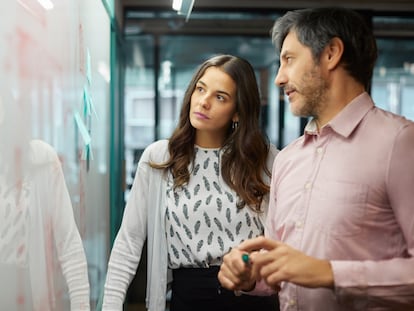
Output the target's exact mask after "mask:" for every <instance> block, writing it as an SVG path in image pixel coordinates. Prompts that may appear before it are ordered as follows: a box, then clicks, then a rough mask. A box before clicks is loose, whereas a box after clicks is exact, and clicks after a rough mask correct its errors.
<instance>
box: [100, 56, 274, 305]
mask: <svg viewBox="0 0 414 311" xmlns="http://www.w3.org/2000/svg"><path fill="white" fill-rule="evenodd" d="M259 115H260V97H259V91H258V87H257V82H256V78H255V74H254V71H253V68H252V67H251V65H250V64H249V63H248V62H247V61H245V60H243V59H241V58H238V57H235V56H231V55H220V56H215V57H212V58H211V59H209V60H207V61H205V62H204V63H203V64H202V65H201V66H200V67H199V69H198V70H197V72H196V73H195V75H194V76H193V78H192V80H191V82H190V84H189V86H188V88H187V91H186V93H185V96H184V100H183V106H182V109H181V114H180V119H179V123H178V126H177V128H176V129H175V131H174V132H173V134H172V136H171V138H170V139H169V140H161V141H157V142H155V143H153V144H151V145H150V146H148V147H147V148H146V150H145V151H144V153H143V155H142V157H141V159H140V161H139V163H138V168H137V173H136V175H135V180H134V184H133V187H132V190H131V193H130V199H129V201H128V203H127V206H126V209H125V212H124V216H123V221H122V225H121V228H120V230H119V232H118V235H117V237H116V240H115V243H114V246H113V249H112V253H111V256H110V260H109V263H108V274H107V278H106V283H105V292H104V301H103V310H122V304H123V300H124V298H125V293H126V290H127V288H128V286H129V283H130V281H131V279H132V278H133V276H134V274H135V271H136V268H137V265H138V263H139V260H140V256H141V250H142V246H143V244H144V242H145V239H146V238H147V241H148V254H147V255H148V271H147V272H148V282H147V299H146V301H147V307H148V309H149V310H151V311H163V310H165V302H166V291H167V283H170V281H171V280H172V283H171V286H172V298H171V304H170V310H171V311H178V310H179V311H185V310H211V309H212V308H214V309H215V310H238V311H240V310H245V309H246V310H252V308H254V309H258V310H277V299H276V298H275V297H253V296H247V295H242V296H240V297H237V296H235V294H234V293H233V292H231V291H227V290H225V289H222V288H221V287H220V286H219V283H218V280H217V273H218V270H219V266H220V264H221V262H222V258H223V256H224V254H226V253H227V252H228V251H229V250H230V249H231V248H232V247H234V246H236V245H238V244H239V242H241V241H243V240H245V239H248V238H250V237H255V236H259V235H262V234H263V225H262V223H263V218H264V216H265V212H266V209H267V204H268V192H269V182H270V171H271V167H272V163H273V159H274V157H275V155H276V153H277V150H276V148H275V147H274V146H272V145H270V144H269V143H268V142H267V139H266V137H265V136H264V135H263V134H262V132H261V130H260V127H259ZM170 272H172V273H170ZM171 277H172V279H171ZM244 308H245V309H244Z"/></svg>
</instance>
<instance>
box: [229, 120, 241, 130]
mask: <svg viewBox="0 0 414 311" xmlns="http://www.w3.org/2000/svg"><path fill="white" fill-rule="evenodd" d="M238 126H239V122H238V121H233V123H232V124H231V128H232V129H233V131H235V130H237V127H238Z"/></svg>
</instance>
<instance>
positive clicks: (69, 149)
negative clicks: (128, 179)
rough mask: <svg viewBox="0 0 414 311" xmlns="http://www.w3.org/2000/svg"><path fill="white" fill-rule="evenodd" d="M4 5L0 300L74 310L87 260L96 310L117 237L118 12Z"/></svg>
mask: <svg viewBox="0 0 414 311" xmlns="http://www.w3.org/2000/svg"><path fill="white" fill-rule="evenodd" d="M0 10H1V12H2V19H1V20H0V44H1V47H2V48H1V49H0V64H1V68H2V75H1V77H0V136H1V138H0V159H1V160H0V195H1V197H2V199H1V200H0V215H1V222H0V232H1V235H0V249H1V252H0V270H1V272H0V275H1V278H0V293H1V296H0V301H1V309H4V310H11V311H13V310H52V309H53V310H68V309H69V293H68V282H72V284H73V280H74V278H73V275H71V272H73V271H78V270H77V269H81V270H82V273H80V274H79V276H80V279H82V280H84V279H83V277H85V275H84V273H86V278H87V279H89V282H90V296H89V295H88V296H86V299H88V300H89V299H91V309H92V310H95V306H96V303H97V300H98V296H99V289H100V287H101V284H102V283H103V278H104V277H105V271H106V262H107V260H106V257H107V254H108V246H109V242H108V229H109V228H108V223H109V222H108V217H109V194H108V193H109V192H108V191H105V189H108V188H109V131H110V129H109V125H108V124H109V108H110V99H109V93H110V87H109V85H110V17H109V16H108V13H107V11H106V9H105V7H104V5H103V3H102V1H101V0H76V1H74V0H66V1H53V2H47V1H34V0H14V1H1V3H0ZM97 34H99V35H97ZM62 173H63V174H62ZM67 194H68V195H69V196H67ZM17 219H18V221H16V220H17ZM77 232H78V233H79V236H80V238H81V241H79V240H77V239H76V236H77ZM79 242H80V243H81V244H80V245H79ZM83 251H84V252H85V254H86V261H84V260H83V257H82V252H83ZM86 264H87V267H86V266H84V265H86ZM86 268H87V269H86ZM5 273H7V274H8V275H9V276H14V277H10V278H8V277H5V275H7V274H5ZM76 276H78V275H76ZM75 279H76V278H75ZM79 282H80V283H81V280H79ZM82 285H84V284H82ZM72 290H74V288H73V287H72ZM8 302H9V303H8ZM52 306H53V307H52Z"/></svg>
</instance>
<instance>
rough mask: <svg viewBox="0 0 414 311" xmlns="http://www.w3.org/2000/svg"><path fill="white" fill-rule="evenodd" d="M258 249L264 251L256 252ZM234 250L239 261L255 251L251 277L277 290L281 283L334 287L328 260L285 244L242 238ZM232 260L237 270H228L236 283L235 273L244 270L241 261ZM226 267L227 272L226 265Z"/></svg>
mask: <svg viewBox="0 0 414 311" xmlns="http://www.w3.org/2000/svg"><path fill="white" fill-rule="evenodd" d="M257 250H266V251H265V252H263V251H260V252H257ZM237 251H238V252H239V254H240V256H239V258H240V261H241V254H243V252H245V253H246V252H247V253H250V252H252V251H255V253H254V256H251V266H252V269H251V270H252V274H251V275H250V278H252V277H254V276H255V277H256V279H259V278H262V279H263V280H264V281H265V282H266V283H267V284H268V285H269V286H270V287H271V288H273V289H278V288H279V284H280V282H291V283H294V284H297V285H300V286H304V287H311V288H315V287H327V288H333V286H334V281H333V272H332V268H331V264H330V262H329V261H328V260H321V259H317V258H313V257H309V256H307V255H305V254H304V253H302V252H300V251H298V250H296V249H293V248H292V247H290V246H288V245H286V244H284V243H281V242H278V241H274V240H270V239H267V238H264V237H258V238H255V239H251V240H246V241H244V242H243V243H241V244H240V245H239V247H238V250H237ZM232 259H233V260H234V261H232V263H233V265H234V266H236V264H237V267H238V270H236V269H235V268H233V270H232V271H234V272H233V273H229V275H230V277H229V278H230V279H231V280H232V284H233V285H234V286H236V285H238V284H240V278H237V277H236V276H240V275H242V276H244V274H243V273H242V272H243V271H246V270H243V269H242V264H241V263H239V262H238V261H237V260H236V259H237V256H234V257H232ZM225 268H226V271H227V265H226V266H225ZM226 275H227V274H226ZM250 284H251V283H250Z"/></svg>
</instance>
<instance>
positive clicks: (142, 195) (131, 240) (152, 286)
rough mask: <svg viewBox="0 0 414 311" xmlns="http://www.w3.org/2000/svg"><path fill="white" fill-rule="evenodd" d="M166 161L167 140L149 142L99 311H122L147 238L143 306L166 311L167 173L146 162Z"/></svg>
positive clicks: (153, 310) (143, 155)
mask: <svg viewBox="0 0 414 311" xmlns="http://www.w3.org/2000/svg"><path fill="white" fill-rule="evenodd" d="M276 153H277V150H276V148H275V147H274V146H272V147H271V149H270V153H269V157H268V158H269V160H268V167H269V170H270V171H271V169H272V165H273V159H274V157H275V155H276ZM167 159H168V140H160V141H157V142H155V143H152V144H151V145H149V146H148V147H147V148H146V149H145V150H144V152H143V154H142V156H141V158H140V161H139V163H138V168H137V172H136V174H135V179H134V183H133V186H132V189H131V192H130V194H129V199H128V202H127V205H126V208H125V211H124V215H123V219H122V224H121V227H120V229H119V232H118V234H117V237H116V239H115V242H114V246H113V248H112V252H111V256H110V259H109V263H108V272H107V276H106V282H105V290H104V298H103V306H102V311H121V310H122V306H123V302H124V299H125V295H126V291H127V289H128V287H129V284H130V282H131V280H132V278H133V277H134V275H135V272H136V269H137V266H138V264H139V261H140V258H141V251H142V247H143V244H144V242H145V239H146V238H147V239H148V240H147V250H148V254H147V256H148V265H147V275H148V277H147V295H146V305H147V308H148V310H149V311H164V310H165V304H166V292H167V284H168V283H169V282H170V281H171V273H170V272H171V271H170V270H169V269H168V262H167V240H166V236H165V219H164V216H165V208H166V204H165V193H166V185H167V174H166V173H165V172H164V171H163V170H158V169H153V168H151V167H150V166H149V165H148V162H149V161H150V160H151V161H153V162H155V163H162V162H164V161H166V160H167ZM267 182H269V180H267Z"/></svg>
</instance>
